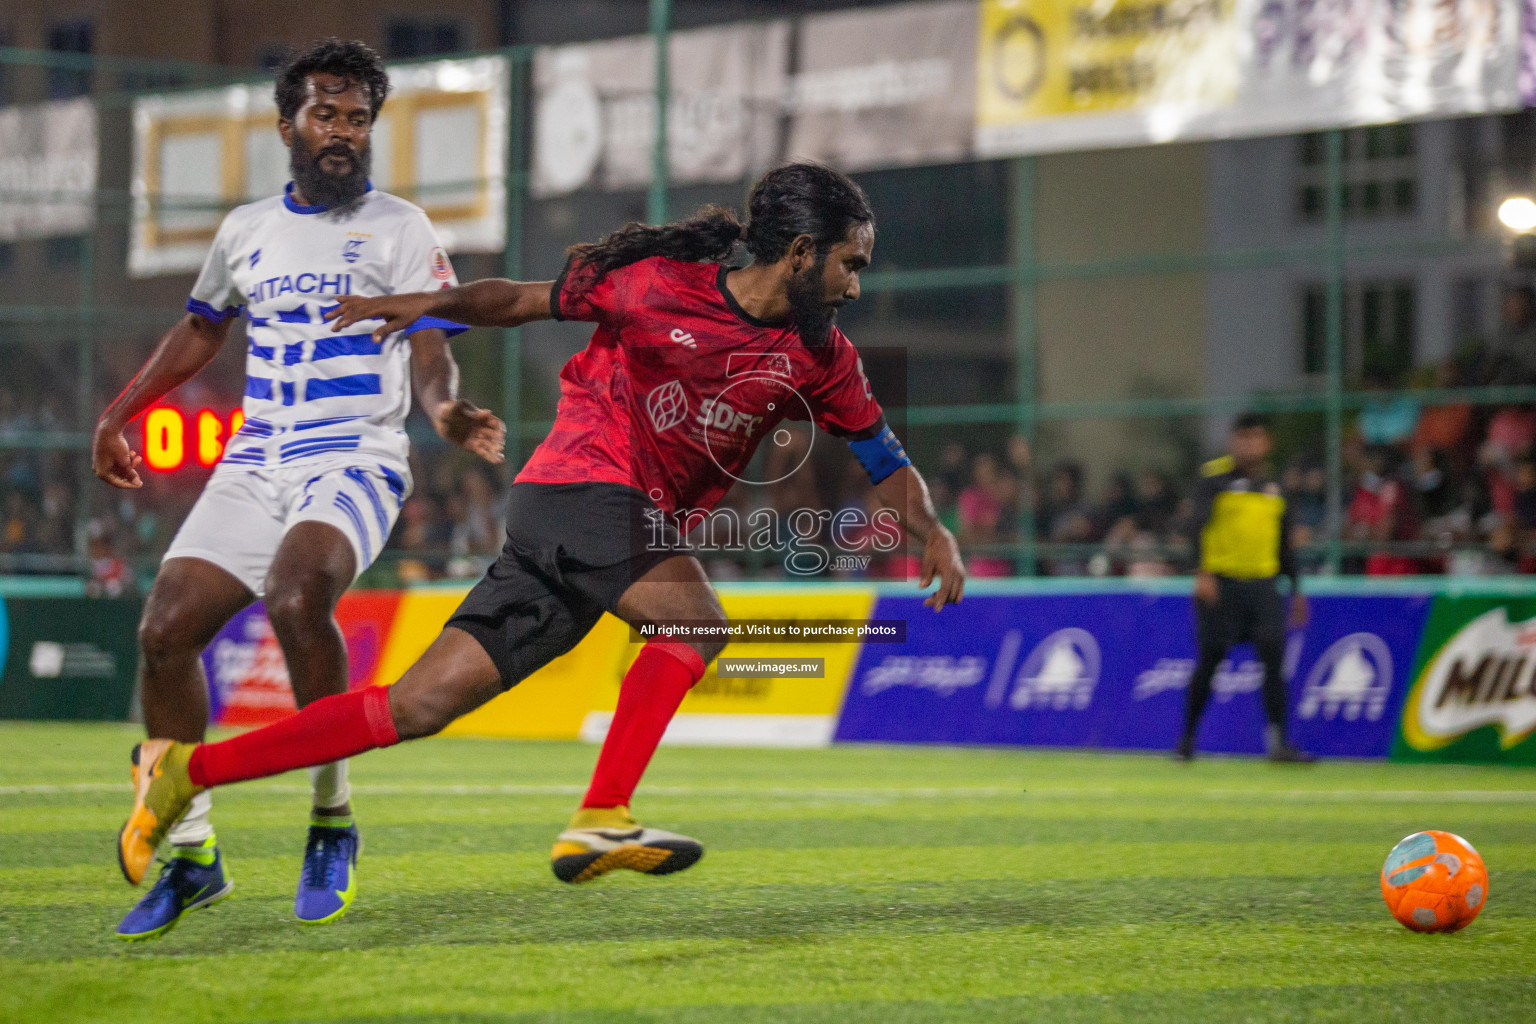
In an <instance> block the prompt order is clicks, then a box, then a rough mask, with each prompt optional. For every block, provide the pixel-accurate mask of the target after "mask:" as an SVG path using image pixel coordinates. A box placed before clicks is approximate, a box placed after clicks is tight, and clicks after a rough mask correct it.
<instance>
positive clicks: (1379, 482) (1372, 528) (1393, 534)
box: [1345, 446, 1418, 576]
mask: <svg viewBox="0 0 1536 1024" xmlns="http://www.w3.org/2000/svg"><path fill="white" fill-rule="evenodd" d="M1365 457H1366V469H1365V471H1364V472H1363V473H1361V475H1360V479H1359V482H1358V483H1357V484H1356V486H1355V492H1354V495H1353V496H1352V497H1351V498H1350V502H1349V510H1348V512H1347V514H1346V516H1345V522H1346V524H1347V531H1348V537H1349V539H1350V540H1357V541H1368V542H1372V543H1375V544H1389V543H1391V542H1393V541H1400V540H1411V539H1412V538H1413V537H1414V535H1415V527H1416V525H1417V524H1416V522H1415V516H1414V509H1413V506H1412V504H1411V502H1410V501H1409V492H1408V488H1407V486H1406V485H1405V484H1404V482H1403V480H1402V479H1401V476H1400V474H1399V473H1398V471H1397V470H1398V466H1397V465H1396V460H1397V458H1398V456H1397V453H1396V452H1395V451H1394V450H1392V449H1390V448H1385V447H1380V446H1378V447H1373V448H1369V449H1367V450H1366V454H1365ZM1417 570H1418V563H1417V562H1415V561H1414V560H1413V559H1412V558H1409V557H1408V556H1406V555H1401V554H1393V553H1391V552H1389V551H1376V552H1373V553H1371V554H1369V555H1367V556H1366V560H1365V574H1366V575H1367V576H1409V575H1412V574H1413V573H1415V572H1416V571H1417Z"/></svg>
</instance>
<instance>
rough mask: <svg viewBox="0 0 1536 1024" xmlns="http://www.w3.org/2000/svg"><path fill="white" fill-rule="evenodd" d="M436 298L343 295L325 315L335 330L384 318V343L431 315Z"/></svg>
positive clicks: (380, 337)
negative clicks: (398, 332)
mask: <svg viewBox="0 0 1536 1024" xmlns="http://www.w3.org/2000/svg"><path fill="white" fill-rule="evenodd" d="M436 300H437V294H436V293H435V292H408V293H406V294H404V295H377V296H374V297H372V298H364V297H363V296H361V295H341V296H338V297H337V300H336V308H335V309H332V310H330V311H329V312H327V313H326V314H325V318H326V319H327V320H329V321H331V330H332V331H333V332H334V331H340V330H342V329H344V328H347V327H351V326H352V325H353V324H355V323H358V322H359V321H361V320H383V321H384V326H382V327H379V328H376V329H375V330H374V332H373V340H374V341H376V342H378V343H379V344H381V345H382V344H383V343H384V339H385V338H387V337H389V336H390V335H391V334H394V333H395V332H396V331H403V330H405V329H406V328H407V327H409V326H411V324H413V323H415V322H416V321H417V320H420V319H421V318H422V317H424V316H427V315H428V314H429V313H430V312H431V309H432V304H433V302H435V301H436ZM439 433H441V431H439ZM443 436H444V437H447V436H448V435H447V434H443ZM466 447H468V446H467V445H466Z"/></svg>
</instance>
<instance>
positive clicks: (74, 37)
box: [48, 21, 95, 100]
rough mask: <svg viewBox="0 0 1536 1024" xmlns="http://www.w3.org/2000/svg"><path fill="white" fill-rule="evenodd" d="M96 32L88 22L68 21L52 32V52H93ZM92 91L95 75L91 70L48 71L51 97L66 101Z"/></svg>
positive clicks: (53, 69) (51, 68)
mask: <svg viewBox="0 0 1536 1024" xmlns="http://www.w3.org/2000/svg"><path fill="white" fill-rule="evenodd" d="M94 36H95V31H94V30H93V28H92V25H91V23H90V22H88V21H66V22H60V23H58V24H56V25H53V26H52V27H51V28H49V29H48V49H50V50H52V51H53V52H54V53H90V52H91V49H92V46H91V44H92V39H93V37H94ZM90 91H91V72H90V70H89V69H88V68H83V67H82V68H74V67H50V68H49V69H48V98H49V99H51V100H66V99H69V98H70V97H72V96H84V95H86V94H87V93H89V92H90Z"/></svg>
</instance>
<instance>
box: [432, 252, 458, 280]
mask: <svg viewBox="0 0 1536 1024" xmlns="http://www.w3.org/2000/svg"><path fill="white" fill-rule="evenodd" d="M432 276H433V277H435V278H437V279H438V280H439V281H447V280H448V279H449V278H451V277H453V264H451V263H449V262H448V254H447V253H446V252H444V251H443V247H442V246H438V247H437V248H435V249H433V250H432Z"/></svg>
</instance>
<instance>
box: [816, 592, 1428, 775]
mask: <svg viewBox="0 0 1536 1024" xmlns="http://www.w3.org/2000/svg"><path fill="white" fill-rule="evenodd" d="M1430 601H1431V599H1430V598H1428V597H1423V596H1405V597H1396V596H1393V597H1354V596H1350V597H1343V596H1339V597H1332V596H1330V597H1319V598H1315V599H1314V600H1313V602H1312V608H1313V616H1312V621H1311V623H1310V624H1309V626H1308V628H1307V629H1306V630H1305V631H1300V632H1295V633H1293V634H1292V635H1291V636H1290V637H1289V638H1288V642H1287V650H1286V674H1287V677H1288V680H1289V683H1290V690H1291V695H1292V708H1293V712H1292V721H1291V730H1292V734H1293V736H1294V738H1295V740H1296V742H1297V743H1298V744H1299V745H1300V746H1302V747H1303V748H1304V749H1307V750H1311V751H1313V752H1315V753H1318V754H1324V755H1333V756H1350V757H1385V756H1386V755H1387V753H1388V751H1389V750H1390V749H1391V746H1392V736H1393V730H1394V722H1395V721H1396V716H1397V711H1398V709H1399V707H1400V706H1401V701H1402V694H1403V691H1404V689H1405V688H1406V684H1405V682H1404V680H1406V678H1407V677H1408V674H1409V671H1410V669H1411V668H1412V665H1413V658H1414V654H1415V651H1416V649H1417V643H1418V637H1419V632H1420V630H1421V628H1422V626H1423V623H1424V619H1425V617H1426V615H1427V614H1428V611H1429V605H1430ZM874 615H875V616H876V617H877V618H887V617H890V618H896V617H900V618H906V619H907V620H908V626H907V642H906V644H905V645H890V644H881V645H866V646H865V647H864V648H863V650H862V652H861V653H860V656H859V662H858V665H857V667H856V668H855V670H854V674H853V679H852V680H851V682H850V685H849V687H848V696H847V699H846V700H845V702H844V705H843V712H842V716H841V719H840V721H839V723H838V728H837V733H836V738H837V739H838V740H879V741H896V742H911V743H987V744H1026V745H1043V746H1092V747H1110V748H1133V749H1171V748H1172V747H1173V745H1174V743H1175V741H1176V740H1177V739H1178V736H1179V731H1180V729H1181V727H1182V722H1183V714H1184V699H1185V698H1184V693H1185V689H1186V688H1187V687H1188V685H1189V676H1190V673H1191V672H1192V671H1193V669H1194V664H1195V639H1194V624H1193V619H1192V610H1191V606H1190V600H1189V598H1187V597H1183V596H1171V595H1151V594H1134V593H1105V594H1083V595H1074V594H1063V595H1056V594H1053V595H1049V596H1047V595H1028V596H1025V595H1019V596H1012V595H1008V596H990V595H976V596H972V597H967V598H966V600H965V601H964V602H963V603H962V604H960V605H957V606H955V607H953V608H948V609H945V611H944V613H943V614H942V615H934V614H932V612H930V611H928V610H927V609H925V608H923V607H922V605H921V603H920V601H919V600H918V599H915V598H887V597H882V598H881V599H880V601H879V602H878V603H877V605H876V607H875V611H874ZM1262 677H1263V671H1262V668H1261V666H1260V665H1259V663H1258V662H1257V660H1256V659H1255V658H1254V655H1253V653H1252V650H1251V648H1249V647H1246V646H1239V647H1235V648H1233V650H1232V653H1231V655H1230V656H1229V657H1228V660H1227V661H1226V662H1224V663H1223V665H1222V666H1221V668H1220V669H1219V670H1218V672H1217V675H1216V680H1215V686H1214V696H1213V698H1212V701H1211V704H1210V706H1209V708H1208V709H1207V711H1206V714H1205V717H1204V720H1203V721H1202V726H1201V733H1200V738H1199V746H1200V749H1202V750H1207V751H1218V752H1230V753H1259V752H1261V751H1262V750H1263V724H1264V716H1263V711H1262V707H1261V704H1260V697H1259V688H1260V684H1261V682H1262Z"/></svg>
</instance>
